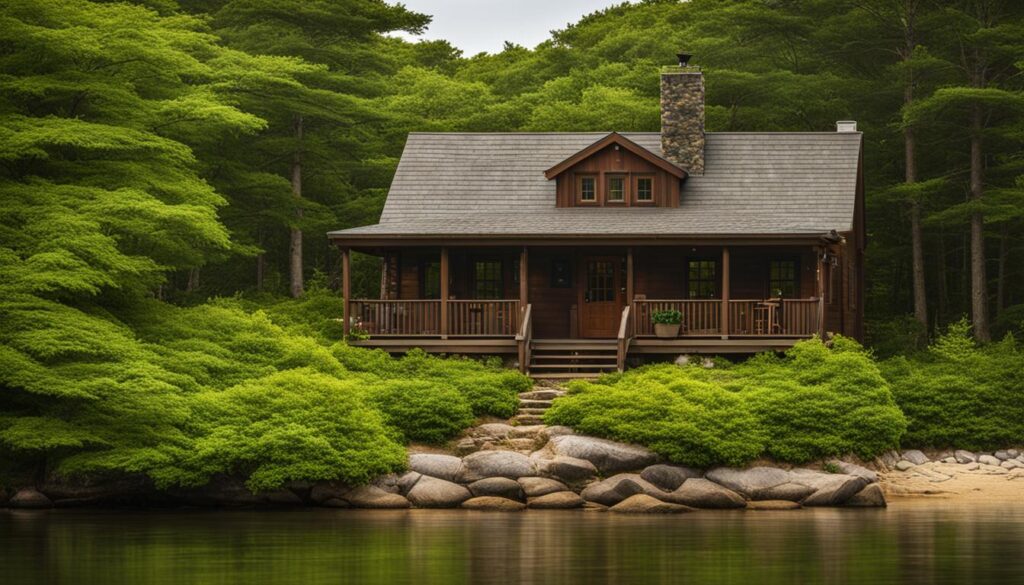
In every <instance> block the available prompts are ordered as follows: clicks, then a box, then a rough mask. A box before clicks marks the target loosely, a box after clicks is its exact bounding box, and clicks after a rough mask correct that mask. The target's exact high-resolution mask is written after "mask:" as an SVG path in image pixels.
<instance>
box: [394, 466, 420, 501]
mask: <svg viewBox="0 0 1024 585" xmlns="http://www.w3.org/2000/svg"><path fill="white" fill-rule="evenodd" d="M422 477H423V474H422V473H420V472H418V471H408V472H406V473H405V474H404V475H402V476H401V477H399V478H398V482H397V484H398V493H400V494H402V495H403V496H404V495H405V494H407V493H409V490H411V489H412V488H413V486H415V485H416V482H418V481H419V480H420V479H421V478H422Z"/></svg>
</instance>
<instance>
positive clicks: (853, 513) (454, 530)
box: [0, 502, 1024, 585]
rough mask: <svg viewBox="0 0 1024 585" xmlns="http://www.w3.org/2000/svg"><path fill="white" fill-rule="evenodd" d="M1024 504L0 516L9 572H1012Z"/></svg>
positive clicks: (1023, 546)
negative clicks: (644, 513) (650, 513)
mask: <svg viewBox="0 0 1024 585" xmlns="http://www.w3.org/2000/svg"><path fill="white" fill-rule="evenodd" d="M1022 552H1024V510H1021V509H1020V507H1016V508H1010V507H997V506H990V507H963V506H959V507H953V506H943V505H942V503H941V502H929V503H927V504H909V505H897V506H894V507H891V508H890V509H888V510H842V509H821V510H802V511H797V512H746V513H744V512H700V513H695V514H689V515H683V516H676V517H623V516H616V515H612V514H605V513H597V512H583V511H572V512H543V513H540V512H530V513H520V514H486V513H473V512H444V511H422V510H420V511H395V512H354V511H332V510H302V511H294V512H207V511H131V512H125V511H83V510H59V511H49V512H14V511H0V567H2V570H3V580H4V581H5V582H8V583H18V584H31V583H56V584H63V583H68V584H76V585H77V584H91V583H97V584H98V583H103V584H120V583H125V584H133V585H143V584H163V583H168V584H169V583H174V584H207V583H210V584H212V583H218V584H220V583H246V584H252V583H302V584H305V585H319V584H341V583H358V584H361V585H362V584H378V583H380V584H385V583H386V584H402V583H415V584H418V585H420V584H422V585H430V584H435V583H436V584H455V583H529V584H532V583H538V584H541V583H559V584H576V583H579V584H584V583H585V584H588V585H590V584H606V583H607V584H621V583H649V584H660V583H700V584H716V583H730V584H731V583H736V584H744V585H746V584H773V583H785V584H791V583H873V584H882V583H967V582H972V583H985V582H987V583H1014V582H1024V555H1022Z"/></svg>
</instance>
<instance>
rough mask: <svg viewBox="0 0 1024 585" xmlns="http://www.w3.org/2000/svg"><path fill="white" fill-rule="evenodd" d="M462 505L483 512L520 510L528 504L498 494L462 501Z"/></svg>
mask: <svg viewBox="0 0 1024 585" xmlns="http://www.w3.org/2000/svg"><path fill="white" fill-rule="evenodd" d="M462 507H463V508H466V509H467V510H480V511H482V512H518V511H520V510H523V509H525V508H526V504H524V503H522V502H517V501H515V500H510V499H508V498H499V497H497V496H480V497H476V498H470V499H468V500H466V501H465V502H462Z"/></svg>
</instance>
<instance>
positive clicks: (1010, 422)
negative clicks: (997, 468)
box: [882, 322, 1024, 450]
mask: <svg viewBox="0 0 1024 585" xmlns="http://www.w3.org/2000/svg"><path fill="white" fill-rule="evenodd" d="M882 371H883V373H884V375H885V377H886V379H887V380H888V381H889V384H890V385H891V386H892V390H893V394H894V395H895V397H896V401H897V403H898V404H899V406H900V408H902V409H903V412H904V413H905V414H906V416H907V419H908V422H909V425H908V429H907V436H906V438H905V440H904V443H905V444H906V445H909V446H915V447H939V448H941V447H957V448H963V449H974V450H988V449H997V448H1002V447H1006V446H1008V445H1017V444H1020V443H1024V353H1022V352H1021V350H1020V347H1019V346H1018V344H1017V343H1016V342H1015V340H1014V339H1013V337H1012V336H1009V335H1008V336H1007V337H1006V338H1004V339H1003V340H1002V341H999V342H996V343H992V344H988V345H986V346H978V345H977V344H976V343H975V342H974V341H973V339H972V338H971V335H970V326H969V325H968V324H967V323H966V322H960V323H957V324H954V325H953V326H951V327H950V328H949V330H948V332H947V333H946V334H945V335H943V336H942V337H940V338H938V339H937V340H936V341H935V342H934V343H933V344H932V345H931V346H930V347H929V348H928V349H927V351H924V352H922V353H920V354H916V355H914V356H912V357H909V358H907V357H897V358H893V359H890V360H887V361H885V362H883V363H882Z"/></svg>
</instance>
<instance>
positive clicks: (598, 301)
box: [579, 256, 622, 339]
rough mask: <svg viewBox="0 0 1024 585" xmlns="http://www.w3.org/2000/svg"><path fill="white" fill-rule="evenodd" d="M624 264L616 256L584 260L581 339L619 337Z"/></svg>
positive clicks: (581, 280)
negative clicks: (621, 281) (622, 268)
mask: <svg viewBox="0 0 1024 585" xmlns="http://www.w3.org/2000/svg"><path fill="white" fill-rule="evenodd" d="M620 264H621V260H620V259H619V258H617V257H615V256H590V257H586V258H584V259H583V262H582V266H581V267H580V268H581V272H582V274H581V275H580V282H581V284H582V295H581V296H582V298H581V299H580V317H579V318H580V337H591V338H606V339H609V338H613V337H615V336H616V335H617V334H618V326H619V317H620V313H621V312H622V305H621V303H620V298H621V295H620V294H619V287H620V283H619V280H620V272H621V266H620Z"/></svg>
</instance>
